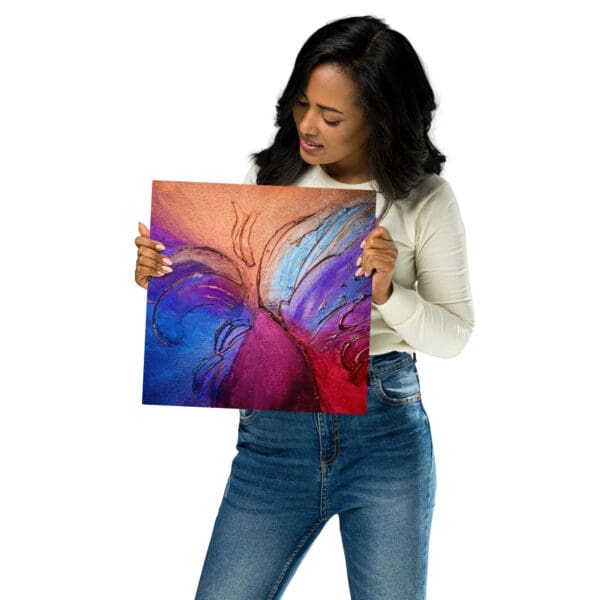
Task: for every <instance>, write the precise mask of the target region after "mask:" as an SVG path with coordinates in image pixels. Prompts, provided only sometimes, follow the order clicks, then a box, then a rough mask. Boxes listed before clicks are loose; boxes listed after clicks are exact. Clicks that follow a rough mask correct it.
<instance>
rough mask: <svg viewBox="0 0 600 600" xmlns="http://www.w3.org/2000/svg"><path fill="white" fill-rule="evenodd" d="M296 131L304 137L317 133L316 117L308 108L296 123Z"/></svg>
mask: <svg viewBox="0 0 600 600" xmlns="http://www.w3.org/2000/svg"><path fill="white" fill-rule="evenodd" d="M298 131H300V133H301V134H302V135H306V136H315V135H317V134H318V133H319V129H318V127H317V115H316V113H315V112H314V111H313V110H311V109H310V108H308V107H307V108H305V109H304V112H303V113H301V115H300V120H299V121H298Z"/></svg>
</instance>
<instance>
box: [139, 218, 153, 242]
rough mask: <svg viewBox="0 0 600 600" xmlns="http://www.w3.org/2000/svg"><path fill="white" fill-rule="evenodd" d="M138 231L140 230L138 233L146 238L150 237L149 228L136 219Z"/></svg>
mask: <svg viewBox="0 0 600 600" xmlns="http://www.w3.org/2000/svg"><path fill="white" fill-rule="evenodd" d="M138 231H139V232H140V235H143V236H144V237H147V238H149V237H150V230H149V229H148V228H147V227H146V226H145V225H144V224H143V223H142V222H141V221H138Z"/></svg>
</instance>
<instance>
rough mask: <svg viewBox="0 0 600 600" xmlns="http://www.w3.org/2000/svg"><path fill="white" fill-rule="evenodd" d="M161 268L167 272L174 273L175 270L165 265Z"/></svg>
mask: <svg viewBox="0 0 600 600" xmlns="http://www.w3.org/2000/svg"><path fill="white" fill-rule="evenodd" d="M161 269H162V270H163V271H165V272H166V273H172V272H173V269H171V267H167V266H164V267H161Z"/></svg>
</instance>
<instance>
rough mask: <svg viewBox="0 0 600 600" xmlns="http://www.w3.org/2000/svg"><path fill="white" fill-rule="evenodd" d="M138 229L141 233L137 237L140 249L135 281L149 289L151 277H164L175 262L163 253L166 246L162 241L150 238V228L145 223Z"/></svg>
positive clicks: (136, 241) (170, 270) (140, 224)
mask: <svg viewBox="0 0 600 600" xmlns="http://www.w3.org/2000/svg"><path fill="white" fill-rule="evenodd" d="M138 231H139V232H140V235H139V236H138V237H136V238H135V245H136V246H137V249H138V257H137V261H136V263H135V282H136V283H137V284H138V285H139V286H141V287H143V288H145V289H148V280H149V279H150V277H162V276H163V275H166V274H167V273H171V272H172V271H173V269H172V268H171V265H172V264H173V263H172V262H171V260H170V259H169V258H167V257H166V256H163V255H162V254H161V252H162V251H163V250H166V248H165V247H164V246H163V245H162V244H161V243H160V242H157V241H155V240H151V239H150V230H149V229H148V228H147V227H146V226H145V225H144V224H143V223H139V225H138Z"/></svg>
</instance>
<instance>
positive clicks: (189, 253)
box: [143, 182, 375, 414]
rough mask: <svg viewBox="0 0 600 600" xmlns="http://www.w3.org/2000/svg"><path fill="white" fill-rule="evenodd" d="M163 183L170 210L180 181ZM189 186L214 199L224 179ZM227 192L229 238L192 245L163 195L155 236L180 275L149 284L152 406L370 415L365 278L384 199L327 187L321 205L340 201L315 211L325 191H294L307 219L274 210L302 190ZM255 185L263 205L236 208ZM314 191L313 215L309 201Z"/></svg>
mask: <svg viewBox="0 0 600 600" xmlns="http://www.w3.org/2000/svg"><path fill="white" fill-rule="evenodd" d="M154 183H155V186H156V187H158V185H157V184H163V187H162V188H160V189H159V190H158V191H157V190H156V189H155V190H154V192H155V195H156V194H159V193H160V194H162V196H161V198H162V199H163V203H164V202H166V203H169V200H168V199H167V200H165V196H166V195H168V190H169V186H168V184H169V183H175V182H154ZM177 185H178V186H180V187H179V188H177V189H179V191H180V190H181V186H200V188H198V189H196V190H195V192H197V194H196V196H195V197H197V196H198V194H199V195H200V197H203V198H206V197H207V194H206V186H213V188H214V186H216V185H217V184H182V183H177ZM220 187H225V188H226V190H225V191H226V192H227V193H225V196H224V197H225V198H226V199H227V200H224V201H223V202H221V203H220V208H219V210H218V211H217V212H216V214H215V206H214V203H213V204H212V205H211V206H212V210H211V214H212V215H213V218H214V221H215V222H214V229H220V231H221V235H220V236H217V237H215V235H216V234H214V233H213V234H207V235H206V236H205V238H203V239H200V238H202V236H201V235H196V237H195V239H194V240H193V241H194V243H192V244H190V243H189V241H190V235H191V234H189V233H187V234H186V233H185V232H184V233H179V234H178V231H177V230H178V226H177V224H176V223H175V222H174V221H178V220H179V221H181V220H182V219H184V218H185V214H183V215H182V214H179V217H177V211H176V210H174V208H173V207H172V210H171V213H170V214H171V218H170V220H169V219H164V220H163V221H161V219H160V215H155V213H156V212H157V211H155V203H154V197H155V196H153V219H152V222H151V228H152V238H153V239H158V240H161V241H162V242H163V243H164V244H165V245H166V246H167V251H165V254H166V255H168V256H169V258H170V259H171V261H172V262H173V267H172V268H173V272H172V273H170V274H168V275H165V276H163V277H158V278H152V279H151V280H150V284H149V286H148V304H147V315H146V346H145V368H144V393H143V402H144V403H146V404H173V405H189V406H212V407H229V408H258V409H270V410H292V411H319V412H330V413H358V414H360V413H364V412H365V411H366V396H367V369H368V355H369V332H370V311H371V281H370V279H368V278H364V277H358V278H357V277H354V271H355V269H356V266H355V262H356V259H357V258H358V256H359V255H360V242H361V241H362V240H363V239H364V238H365V236H366V235H367V234H368V232H369V231H370V229H371V228H372V227H373V225H374V210H375V202H374V195H375V194H374V193H373V192H369V191H364V192H360V193H359V192H356V191H355V190H352V191H351V192H350V193H348V192H346V194H344V193H343V191H342V190H320V191H319V194H320V196H319V197H318V200H320V201H321V204H322V203H323V200H325V201H326V199H327V198H328V197H333V198H334V200H335V202H333V203H331V204H329V205H328V204H327V203H325V205H324V206H317V207H316V210H315V207H314V205H315V198H314V194H315V193H317V191H318V190H316V189H315V188H291V189H292V190H294V192H292V194H293V195H295V196H298V198H296V200H295V202H294V204H293V205H294V206H295V207H296V208H295V211H296V213H300V214H297V215H296V216H294V217H293V218H290V219H289V220H286V219H285V217H283V218H282V216H281V212H280V211H278V210H274V209H273V208H271V210H270V211H269V210H266V208H267V207H268V206H271V207H272V206H273V205H272V203H273V202H275V203H276V202H277V192H278V191H279V194H281V193H282V191H284V190H286V191H287V193H290V192H289V189H290V188H281V187H271V186H234V185H226V186H220ZM243 188H252V193H253V194H254V195H256V196H257V198H259V199H260V202H255V203H254V207H253V208H252V209H251V210H250V209H248V208H246V210H244V209H243V208H242V207H241V205H240V203H239V202H238V201H236V196H235V192H239V193H241V191H245V192H246V194H247V193H248V190H243ZM211 189H212V188H211ZM309 190H310V191H309ZM212 191H213V192H214V189H212ZM202 192H205V193H204V194H203V193H202ZM307 194H308V195H310V194H312V196H311V198H312V202H309V203H308V205H309V207H310V208H312V210H309V211H306V210H303V208H302V207H303V204H302V202H301V200H302V196H303V195H307ZM340 194H342V195H343V199H342V200H340ZM173 198H175V199H177V198H181V195H180V194H179V195H178V194H177V193H174V194H173V196H172V197H171V203H172V201H173ZM188 199H189V197H188ZM269 201H270V202H271V204H269ZM175 204H176V202H175ZM205 204H206V201H205ZM246 204H248V202H247V201H246ZM189 210H190V209H189V207H188V210H187V212H188V214H189ZM183 212H184V213H185V212H186V211H183ZM269 212H270V213H271V215H272V214H278V215H279V216H278V218H277V219H275V221H276V223H275V225H274V226H273V227H272V228H271V229H270V230H269V223H271V224H272V222H273V220H274V219H273V218H271V219H270V222H269V223H267V224H262V223H261V219H266V220H269ZM196 213H197V210H196ZM174 215H175V216H174ZM222 215H227V217H228V218H224V219H223V223H217V222H216V221H217V220H218V219H219V217H220V216H222ZM232 223H233V225H232ZM259 226H261V227H260V229H261V232H262V233H261V236H258V234H257V236H255V235H254V231H255V230H256V229H257V228H259ZM200 228H201V229H204V230H205V231H209V230H210V223H206V222H205V223H204V225H202V226H201V227H200ZM179 229H181V227H179ZM211 235H212V237H211ZM255 237H257V239H254V238H255ZM258 237H262V239H263V240H264V241H263V242H262V243H261V242H260V241H258ZM215 240H218V242H215ZM265 242H266V243H265Z"/></svg>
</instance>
